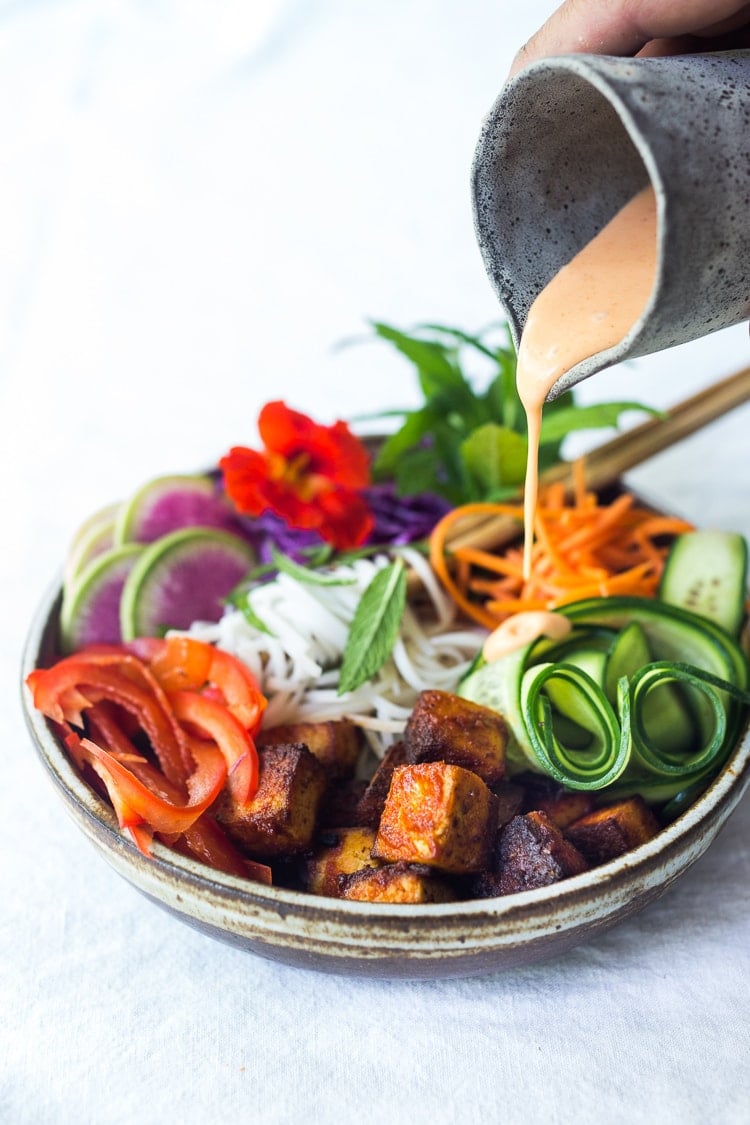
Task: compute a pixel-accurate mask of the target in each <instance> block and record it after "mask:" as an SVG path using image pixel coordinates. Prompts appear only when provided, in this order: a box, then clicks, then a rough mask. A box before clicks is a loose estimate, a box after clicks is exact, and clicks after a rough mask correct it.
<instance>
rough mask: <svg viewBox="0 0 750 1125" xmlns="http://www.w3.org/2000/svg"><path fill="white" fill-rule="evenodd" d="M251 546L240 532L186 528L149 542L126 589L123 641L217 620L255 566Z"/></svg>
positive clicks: (123, 605)
mask: <svg viewBox="0 0 750 1125" xmlns="http://www.w3.org/2000/svg"><path fill="white" fill-rule="evenodd" d="M255 562H256V556H255V552H254V551H253V549H252V547H250V546H249V544H248V543H246V542H245V540H244V539H240V538H239V536H237V535H231V534H230V533H229V532H226V531H219V530H215V529H212V528H205V527H188V528H184V529H182V530H181V531H174V532H172V533H171V534H170V535H164V536H162V537H161V538H160V539H158V540H157V541H156V542H155V543H151V544H149V546H147V547H146V548H145V549H144V550H143V553H142V554H141V556H140V558H139V559H138V560H137V561H136V564H135V566H134V567H133V569H132V571H131V573H130V574H129V576H128V579H127V581H126V583H125V586H124V589H123V591H122V598H121V600H120V628H121V631H122V637H123V640H125V641H131V640H133V639H134V638H135V637H152V636H160V635H162V634H163V633H164V632H165V631H166V630H167V629H186V628H187V627H188V626H189V625H190V624H191V623H192V622H193V621H218V620H219V618H220V617H221V615H222V613H223V612H224V601H225V599H226V597H227V595H228V594H229V593H230V592H231V591H232V590H233V589H234V587H235V586H236V585H237V584H238V583H239V582H240V581H241V580H242V578H244V576H245V575H246V574H247V572H248V571H249V570H251V569H252V567H253V566H254V565H255Z"/></svg>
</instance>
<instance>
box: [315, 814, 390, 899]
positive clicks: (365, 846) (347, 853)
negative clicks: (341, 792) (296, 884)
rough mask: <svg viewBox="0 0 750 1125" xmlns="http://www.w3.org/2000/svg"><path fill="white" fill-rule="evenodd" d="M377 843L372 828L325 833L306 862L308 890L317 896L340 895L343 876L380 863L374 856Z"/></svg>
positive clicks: (342, 829) (340, 829) (345, 829)
mask: <svg viewBox="0 0 750 1125" xmlns="http://www.w3.org/2000/svg"><path fill="white" fill-rule="evenodd" d="M374 843H375V832H374V830H373V829H372V828H339V829H338V830H337V831H335V832H326V833H324V834H323V836H322V837H321V840H320V843H319V846H318V847H317V848H316V849H315V851H314V852H313V853H312V854H311V855H310V856H308V857H307V858H306V859H305V861H304V864H303V869H302V881H303V883H304V885H305V889H306V890H308V891H310V892H311V893H312V894H314V895H329V896H330V897H331V898H337V897H338V895H339V880H340V877H341V876H342V875H352V874H353V873H354V872H355V871H361V870H362V868H365V867H368V868H369V867H377V866H379V864H378V861H377V860H376V859H373V858H372V855H371V852H372V847H373V844H374Z"/></svg>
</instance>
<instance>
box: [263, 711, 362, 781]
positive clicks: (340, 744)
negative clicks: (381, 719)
mask: <svg viewBox="0 0 750 1125" xmlns="http://www.w3.org/2000/svg"><path fill="white" fill-rule="evenodd" d="M290 742H303V743H304V744H305V746H306V747H307V749H308V750H309V751H310V753H311V754H314V755H315V757H316V758H317V759H318V761H320V762H321V764H322V765H323V766H325V768H326V771H327V772H328V774H329V775H330V776H331V777H351V775H352V774H353V773H354V770H355V769H356V766H357V761H358V759H359V754H360V751H361V749H362V745H363V736H362V731H361V730H360V728H359V727H357V726H355V725H354V723H352V722H351V721H350V720H349V719H337V720H331V721H330V722H326V723H287V724H286V725H285V726H280V727H269V728H268V729H267V730H261V731H260V733H259V734H258V736H257V738H256V744H257V745H258V746H280V745H284V744H286V743H290Z"/></svg>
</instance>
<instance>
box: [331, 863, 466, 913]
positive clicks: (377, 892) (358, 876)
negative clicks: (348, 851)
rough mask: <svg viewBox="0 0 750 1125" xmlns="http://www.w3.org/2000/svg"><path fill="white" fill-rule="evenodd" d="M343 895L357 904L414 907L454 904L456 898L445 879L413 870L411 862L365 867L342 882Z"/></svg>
mask: <svg viewBox="0 0 750 1125" xmlns="http://www.w3.org/2000/svg"><path fill="white" fill-rule="evenodd" d="M339 895H340V897H341V898H347V899H354V900H355V901H357V902H381V903H389V902H390V903H412V904H413V903H421V902H452V901H453V900H454V899H455V897H456V896H455V894H454V893H453V890H452V888H451V887H450V886H449V885H448V883H446V882H445V881H444V880H442V879H439V878H438V879H436V878H434V877H433V876H431V875H428V874H426V873H425V872H423V871H420V870H419V869H418V868H414V867H410V866H409V864H408V863H392V864H388V865H387V866H386V867H377V868H373V867H369V868H363V869H362V870H361V871H356V872H355V873H354V874H353V875H344V876H342V878H341V879H340V886H339Z"/></svg>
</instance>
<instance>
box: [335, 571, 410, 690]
mask: <svg viewBox="0 0 750 1125" xmlns="http://www.w3.org/2000/svg"><path fill="white" fill-rule="evenodd" d="M405 606H406V564H405V562H404V560H403V559H402V558H396V559H394V560H393V562H392V563H389V564H388V566H386V567H383V569H382V570H379V571H378V572H377V574H376V575H375V577H374V578H373V579H372V581H371V582H370V584H369V586H368V587H367V589H366V590H365V592H364V593H363V595H362V597H361V598H360V601H359V605H358V606H357V609H356V611H355V614H354V618H353V620H352V623H351V627H350V629H349V636H348V638H347V641H346V648H345V649H344V658H343V660H342V663H341V672H340V674H339V687H338V691H339V695H343V694H344V693H345V692H348V691H355V690H356V689H357V688H358V687H360V686H361V685H362V684H364V683H367V681H368V680H370V679H372V677H373V676H374V675H375V673H376V672H378V671H379V670H380V668H381V667H382V666H383V664H385V662H386V660H387V659H388V657H389V656H390V655H391V652H392V651H393V646H394V644H395V643H396V638H397V636H398V633H399V629H400V628H401V619H402V618H403V615H404V608H405Z"/></svg>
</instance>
